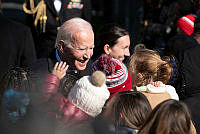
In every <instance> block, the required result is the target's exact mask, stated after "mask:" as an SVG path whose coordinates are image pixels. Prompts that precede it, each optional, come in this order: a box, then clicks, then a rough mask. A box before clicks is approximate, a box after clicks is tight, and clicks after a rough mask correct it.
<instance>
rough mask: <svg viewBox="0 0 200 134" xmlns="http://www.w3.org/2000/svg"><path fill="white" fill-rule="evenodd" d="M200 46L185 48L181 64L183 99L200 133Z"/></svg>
mask: <svg viewBox="0 0 200 134" xmlns="http://www.w3.org/2000/svg"><path fill="white" fill-rule="evenodd" d="M199 57H200V46H199V45H197V46H195V47H193V48H190V49H187V50H185V52H184V54H183V61H182V62H181V65H180V67H181V68H180V69H181V70H180V71H181V75H182V85H183V87H182V90H183V93H182V94H181V95H183V99H182V101H183V102H185V103H186V104H187V105H188V107H189V109H190V111H191V114H192V119H193V121H194V123H195V124H194V125H195V127H196V129H197V133H198V134H200V127H199V126H200V114H199V112H200V82H199V80H200V60H199Z"/></svg>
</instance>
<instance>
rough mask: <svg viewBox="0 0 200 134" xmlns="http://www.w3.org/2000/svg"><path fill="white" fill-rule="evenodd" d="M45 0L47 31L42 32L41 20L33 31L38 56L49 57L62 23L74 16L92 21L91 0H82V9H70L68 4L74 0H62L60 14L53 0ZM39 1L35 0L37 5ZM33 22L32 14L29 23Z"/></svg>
mask: <svg viewBox="0 0 200 134" xmlns="http://www.w3.org/2000/svg"><path fill="white" fill-rule="evenodd" d="M44 1H45V3H46V15H47V22H46V29H45V32H42V31H41V30H40V22H39V21H38V27H37V31H33V33H35V34H34V36H35V37H34V38H35V42H36V44H37V47H36V48H37V49H36V51H37V56H38V58H42V57H48V56H49V54H50V53H51V52H52V51H53V49H54V48H55V41H56V36H57V32H58V30H59V27H60V26H61V24H62V23H64V22H65V21H67V20H69V19H71V18H74V17H80V18H83V19H85V20H87V21H91V1H90V0H80V4H83V8H82V9H78V8H71V9H70V8H68V5H69V3H70V2H72V1H73V0H61V2H62V6H61V10H60V12H59V14H58V13H57V12H56V9H55V7H54V3H53V0H44ZM39 2H40V0H35V5H37V4H38V3H39ZM72 3H73V2H72ZM28 5H29V4H28ZM33 22H34V20H32V15H30V19H29V23H31V24H32V25H33ZM32 27H33V26H32ZM34 30H35V29H34ZM36 33H37V34H36ZM38 38H39V40H38Z"/></svg>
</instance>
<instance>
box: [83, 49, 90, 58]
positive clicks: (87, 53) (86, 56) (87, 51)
mask: <svg viewBox="0 0 200 134" xmlns="http://www.w3.org/2000/svg"><path fill="white" fill-rule="evenodd" d="M90 57H91V52H90V49H86V51H85V54H84V58H87V59H90Z"/></svg>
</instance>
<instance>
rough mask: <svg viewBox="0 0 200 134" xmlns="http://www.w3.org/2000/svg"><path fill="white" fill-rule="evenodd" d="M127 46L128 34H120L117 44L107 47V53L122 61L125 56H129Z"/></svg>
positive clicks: (128, 44)
mask: <svg viewBox="0 0 200 134" xmlns="http://www.w3.org/2000/svg"><path fill="white" fill-rule="evenodd" d="M129 46H130V37H129V35H125V36H122V37H120V38H119V39H118V40H117V44H115V45H114V46H113V47H111V48H109V54H110V55H111V56H113V57H114V58H116V59H118V60H120V61H121V62H122V61H123V60H124V58H125V56H130V52H129Z"/></svg>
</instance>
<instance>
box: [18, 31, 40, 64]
mask: <svg viewBox="0 0 200 134" xmlns="http://www.w3.org/2000/svg"><path fill="white" fill-rule="evenodd" d="M20 59H21V60H20V66H22V67H27V66H28V65H30V64H31V63H33V62H34V61H35V60H36V59H37V58H36V50H35V45H34V41H33V37H32V34H31V31H30V29H29V28H28V27H25V29H24V49H23V52H22V55H21V58H20Z"/></svg>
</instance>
